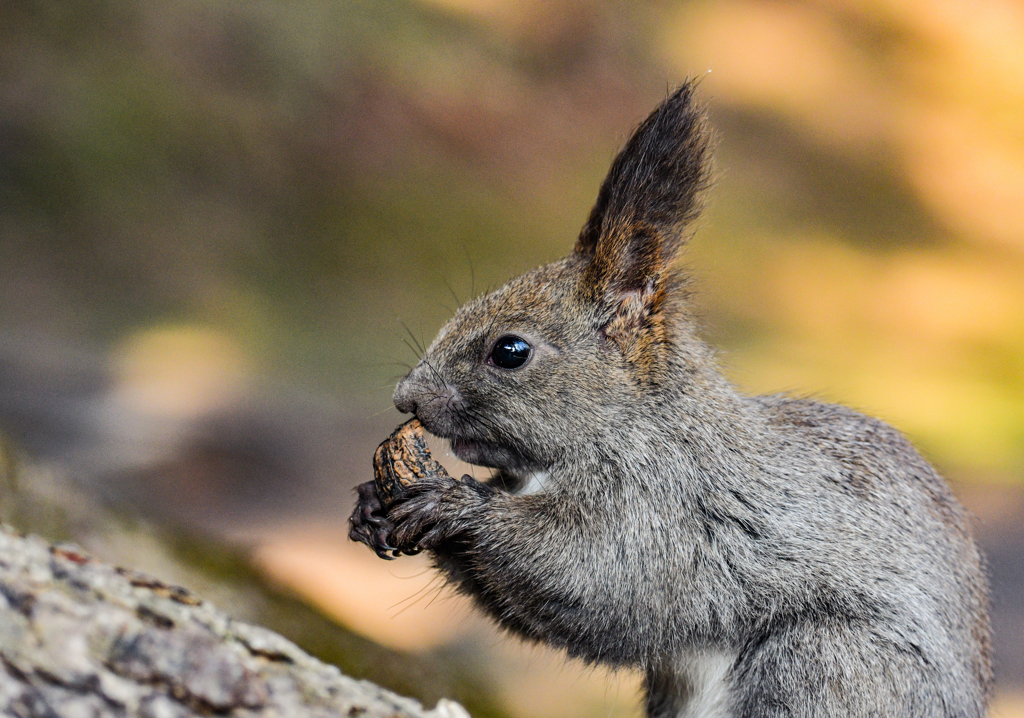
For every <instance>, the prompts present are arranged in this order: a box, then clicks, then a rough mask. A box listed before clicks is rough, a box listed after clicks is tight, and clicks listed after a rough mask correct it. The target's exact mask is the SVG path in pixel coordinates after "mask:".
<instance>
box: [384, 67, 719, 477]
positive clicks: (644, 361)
mask: <svg viewBox="0 0 1024 718" xmlns="http://www.w3.org/2000/svg"><path fill="white" fill-rule="evenodd" d="M709 174H710V170H709V135H708V130H707V128H706V122H705V117H704V113H703V111H702V110H701V109H700V108H699V107H698V106H697V105H696V103H695V101H694V83H692V82H690V83H687V84H684V85H683V86H682V87H681V88H679V89H678V90H677V91H675V92H674V93H673V94H672V95H670V96H669V97H668V99H666V100H665V101H664V102H663V103H662V104H661V105H660V106H659V107H658V108H657V109H656V110H655V111H654V112H653V113H651V115H650V116H649V117H648V118H647V119H646V120H644V121H643V122H642V123H641V124H640V126H639V127H638V128H637V129H636V131H635V132H634V133H633V135H632V136H631V137H630V139H629V141H628V142H627V143H626V146H625V147H624V148H623V150H622V151H621V152H620V153H619V154H618V156H617V157H616V158H615V160H614V162H613V163H612V167H611V169H610V171H609V173H608V176H607V178H606V179H605V181H604V183H603V184H602V186H601V189H600V191H599V193H598V197H597V202H596V204H595V206H594V209H593V210H592V212H591V213H590V216H589V218H588V219H587V222H586V224H585V225H584V227H583V230H582V231H581V233H580V236H579V239H578V240H577V242H576V246H575V247H574V249H573V251H572V253H571V254H570V255H569V256H568V257H565V258H564V259H561V260H559V261H556V262H553V263H551V264H548V265H545V266H543V267H540V268H538V269H535V270H533V271H531V272H527V273H526V274H523V275H521V276H519V277H516V278H514V279H512V280H510V281H509V282H508V283H506V284H505V285H504V286H502V287H501V288H500V289H498V290H496V291H494V292H492V293H490V294H487V295H485V296H483V297H480V298H478V299H475V300H473V301H470V302H469V303H467V304H466V305H465V306H463V307H462V308H461V309H459V311H458V312H457V313H456V315H455V316H454V317H453V318H452V319H451V320H449V322H448V323H447V324H446V325H445V326H444V327H443V328H442V329H441V332H440V333H439V334H438V336H437V338H436V339H435V340H434V342H433V343H432V344H431V345H430V347H429V348H428V349H427V351H426V352H425V353H424V355H423V357H422V359H421V360H420V362H419V363H418V364H417V365H416V367H414V368H413V370H412V371H411V372H410V373H409V374H408V375H407V376H406V377H405V378H404V379H402V381H401V382H400V383H399V384H398V387H397V388H396V389H395V395H394V401H395V405H396V406H397V407H398V409H399V410H400V411H402V412H411V413H414V414H415V415H416V416H417V417H418V418H419V419H420V421H421V422H422V423H423V425H424V426H425V427H426V428H427V430H428V431H430V432H431V433H433V434H436V435H438V436H440V437H442V438H447V439H449V440H450V441H451V446H452V450H453V452H454V453H455V454H456V455H457V456H458V457H459V458H461V459H463V460H464V461H467V462H469V463H472V464H477V465H482V466H490V467H494V468H497V469H501V470H504V471H507V472H510V473H520V474H521V473H524V472H536V471H545V470H547V469H548V468H549V467H551V466H552V465H554V464H556V463H558V462H560V461H572V460H573V459H574V456H578V455H579V451H580V450H581V447H586V446H594V445H595V441H597V440H598V439H599V438H600V437H601V436H602V435H605V434H606V433H607V427H609V426H613V425H615V424H616V423H618V422H620V421H621V420H623V419H626V418H628V417H633V416H635V415H636V411H637V410H639V409H640V407H641V406H643V405H646V404H649V400H650V399H654V400H655V401H657V398H658V395H659V392H663V391H664V390H665V385H666V383H667V382H670V381H673V380H674V379H673V377H675V376H676V375H677V374H679V372H680V371H681V370H682V372H683V373H684V374H685V373H686V371H685V370H686V367H685V364H686V362H687V361H695V362H698V361H700V360H701V358H702V357H704V356H705V354H704V353H703V352H699V351H695V349H694V347H695V342H696V340H695V339H694V338H693V336H692V332H691V329H690V327H689V324H688V322H687V321H686V309H685V301H684V300H685V297H684V296H683V295H684V291H683V281H682V279H681V277H680V275H679V273H678V272H677V271H676V270H675V269H673V263H674V261H675V259H676V257H677V254H678V253H679V250H680V248H681V246H682V244H683V241H682V240H683V232H684V229H685V227H686V225H687V224H688V223H689V222H690V221H692V220H693V219H694V218H695V217H696V215H697V213H698V212H699V209H700V198H701V195H702V192H703V190H704V189H705V188H706V186H707V185H708V183H709ZM681 364H682V365H684V366H682V367H681V366H680V365H681Z"/></svg>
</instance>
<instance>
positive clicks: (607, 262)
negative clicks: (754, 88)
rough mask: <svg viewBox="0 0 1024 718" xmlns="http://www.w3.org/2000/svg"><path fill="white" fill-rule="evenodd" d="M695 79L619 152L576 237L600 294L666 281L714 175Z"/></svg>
mask: <svg viewBox="0 0 1024 718" xmlns="http://www.w3.org/2000/svg"><path fill="white" fill-rule="evenodd" d="M695 84H696V83H695V82H693V81H689V82H687V83H685V84H684V85H683V86H682V87H680V88H679V89H678V90H676V91H675V92H674V93H672V94H671V95H670V96H669V97H668V99H666V100H665V101H664V102H663V103H662V104H661V105H660V106H659V107H658V108H657V109H656V110H655V111H654V112H652V113H651V115H650V116H649V117H648V118H647V119H646V120H644V121H643V122H642V123H641V124H640V126H639V127H638V128H637V129H636V131H635V132H634V133H633V135H632V137H630V139H629V141H628V142H627V143H626V146H625V147H624V148H623V149H622V151H621V152H619V154H618V156H617V157H616V158H615V161H614V162H613V163H612V167H611V169H610V170H609V172H608V176H607V178H606V179H605V181H604V183H603V184H602V185H601V190H600V192H599V193H598V196H597V202H596V204H595V205H594V209H593V210H592V211H591V213H590V217H589V218H588V219H587V223H586V224H585V225H584V226H583V230H582V231H581V232H580V236H579V239H578V240H577V242H576V247H575V250H574V252H575V254H576V255H578V256H580V257H582V258H584V259H585V260H588V262H589V264H590V268H589V271H588V275H589V276H588V283H589V284H590V285H591V289H593V290H596V291H597V292H598V293H599V294H606V293H607V292H609V291H612V292H636V291H644V290H645V288H646V287H650V286H652V285H657V284H660V283H661V282H662V281H664V276H665V273H666V270H667V269H668V268H669V267H670V265H671V264H672V261H673V260H674V259H675V256H676V254H677V253H678V251H679V249H680V246H681V245H682V230H683V227H684V226H685V225H686V224H687V223H688V222H690V221H692V220H693V219H694V218H695V217H696V216H697V214H698V213H699V211H700V199H701V195H702V192H703V190H704V189H705V188H706V187H707V186H708V184H709V183H710V174H711V172H710V166H709V165H710V160H709V155H710V144H711V141H710V133H709V131H708V129H707V123H706V120H705V115H704V112H703V109H702V108H700V107H699V106H698V105H697V104H696V102H695V100H694V90H695Z"/></svg>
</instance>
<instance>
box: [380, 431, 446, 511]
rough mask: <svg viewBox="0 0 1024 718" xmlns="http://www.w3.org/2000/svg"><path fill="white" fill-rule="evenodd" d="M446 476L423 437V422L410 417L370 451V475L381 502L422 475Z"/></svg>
mask: <svg viewBox="0 0 1024 718" xmlns="http://www.w3.org/2000/svg"><path fill="white" fill-rule="evenodd" d="M438 475H441V476H447V475H448V472H447V471H446V470H445V468H444V467H443V466H441V464H439V463H438V462H437V461H435V460H434V458H433V456H432V455H431V453H430V449H429V448H428V447H427V442H426V440H425V439H424V438H423V424H421V423H420V422H419V419H410V420H409V421H407V422H405V423H404V424H402V425H401V426H399V427H398V428H397V429H395V431H394V432H393V433H392V434H391V436H389V437H388V438H387V439H385V440H384V441H383V442H381V445H380V446H378V447H377V451H376V452H374V454H373V479H374V483H375V484H376V485H377V495H378V496H379V497H380V500H381V503H382V504H383V505H384V506H387V505H388V504H390V503H392V502H393V501H395V500H396V499H399V498H401V497H402V495H403V494H404V493H405V490H406V488H407V487H408V486H410V485H411V484H413V483H415V482H416V481H417V480H419V479H422V478H423V477H425V476H438Z"/></svg>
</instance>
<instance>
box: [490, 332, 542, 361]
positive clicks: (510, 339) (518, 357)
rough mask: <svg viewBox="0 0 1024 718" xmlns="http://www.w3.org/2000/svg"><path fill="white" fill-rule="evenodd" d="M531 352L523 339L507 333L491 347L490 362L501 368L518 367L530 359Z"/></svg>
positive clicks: (531, 349)
mask: <svg viewBox="0 0 1024 718" xmlns="http://www.w3.org/2000/svg"><path fill="white" fill-rule="evenodd" d="M531 353H533V347H531V346H530V345H529V344H528V343H527V342H526V340H525V339H520V338H519V337H516V336H513V335H511V334H509V335H508V336H504V337H502V338H501V339H499V340H498V341H497V342H495V344H494V348H493V349H491V356H490V360H491V364H493V365H494V366H497V367H501V368H502V369H518V368H519V367H521V366H522V365H523V364H525V363H526V362H527V361H528V360H529V359H530V354H531Z"/></svg>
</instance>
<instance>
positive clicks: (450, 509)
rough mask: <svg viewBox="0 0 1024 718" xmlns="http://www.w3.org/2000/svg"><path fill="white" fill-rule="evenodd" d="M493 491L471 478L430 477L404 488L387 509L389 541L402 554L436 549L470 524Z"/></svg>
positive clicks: (443, 474)
mask: <svg viewBox="0 0 1024 718" xmlns="http://www.w3.org/2000/svg"><path fill="white" fill-rule="evenodd" d="M495 491H496V490H495V489H494V488H493V487H491V486H488V485H487V484H483V483H480V482H479V481H476V480H475V479H473V478H472V477H471V476H463V477H462V479H461V480H459V479H455V478H453V477H451V476H449V475H448V474H447V473H441V474H433V475H430V476H426V477H423V478H421V479H419V480H417V481H416V482H415V483H413V484H410V485H409V486H408V487H406V489H405V492H404V493H403V495H402V496H401V498H399V499H396V500H395V501H394V502H393V503H392V504H391V505H390V506H389V507H388V509H387V517H388V519H389V520H390V521H391V522H393V525H394V528H393V529H392V531H391V533H390V536H389V538H390V540H391V542H392V543H394V544H395V546H397V547H398V550H399V551H401V552H402V553H418V552H419V551H422V550H431V549H436V548H437V547H438V546H440V545H441V543H442V542H444V541H446V540H447V539H450V538H452V537H454V536H457V535H459V534H461V533H463V532H465V531H466V530H467V528H469V527H470V526H471V525H473V523H474V520H475V519H476V517H477V516H478V515H479V514H480V512H481V510H482V509H483V508H484V506H485V505H486V503H487V501H488V500H489V498H490V497H491V496H492V495H493V494H494V493H495Z"/></svg>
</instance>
